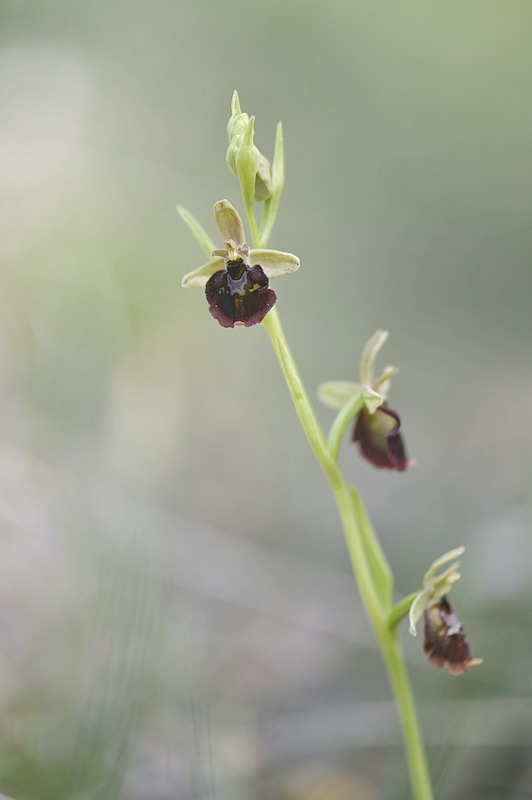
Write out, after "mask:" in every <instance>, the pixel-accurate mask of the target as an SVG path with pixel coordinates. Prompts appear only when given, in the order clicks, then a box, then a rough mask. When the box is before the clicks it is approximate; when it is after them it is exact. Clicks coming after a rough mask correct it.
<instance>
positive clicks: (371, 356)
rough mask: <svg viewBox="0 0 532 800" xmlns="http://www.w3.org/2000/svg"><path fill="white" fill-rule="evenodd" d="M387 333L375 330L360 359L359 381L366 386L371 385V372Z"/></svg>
mask: <svg viewBox="0 0 532 800" xmlns="http://www.w3.org/2000/svg"><path fill="white" fill-rule="evenodd" d="M388 335H389V334H388V331H383V330H377V331H375V333H374V334H373V336H372V337H371V338H370V339H368V341H367V342H366V344H365V345H364V349H363V350H362V355H361V357H360V373H359V374H360V380H361V381H362V383H365V384H367V385H368V386H372V385H373V370H374V367H375V361H376V359H377V355H378V353H379V350H380V349H381V347H382V346H383V344H384V342H385V341H386V339H387V338H388Z"/></svg>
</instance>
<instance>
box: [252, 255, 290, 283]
mask: <svg viewBox="0 0 532 800" xmlns="http://www.w3.org/2000/svg"><path fill="white" fill-rule="evenodd" d="M249 258H250V261H251V263H252V264H258V265H259V266H261V267H262V269H263V270H264V272H265V273H266V275H267V276H268V278H281V277H282V276H283V275H289V274H290V273H291V272H295V271H296V270H298V269H299V267H300V264H301V262H300V261H299V258H298V257H297V256H295V255H293V253H282V252H281V251H280V250H261V249H257V250H255V249H254V250H251V251H250V253H249Z"/></svg>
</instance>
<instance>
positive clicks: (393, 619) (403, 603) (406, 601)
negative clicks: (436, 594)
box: [387, 592, 419, 631]
mask: <svg viewBox="0 0 532 800" xmlns="http://www.w3.org/2000/svg"><path fill="white" fill-rule="evenodd" d="M418 594H419V592H412V594H408V595H407V596H406V597H403V599H402V600H399V602H398V603H397V605H395V606H394V607H393V608H392V610H391V611H390V613H389V614H388V620H387V622H388V627H389V628H390V630H392V631H393V630H395V628H397V626H398V625H399V623H400V622H401V620H402V619H404V618H405V617H406V615H407V614H408V613H409V611H410V606H411V605H412V603H413V602H414V600H415V599H416V597H417V596H418Z"/></svg>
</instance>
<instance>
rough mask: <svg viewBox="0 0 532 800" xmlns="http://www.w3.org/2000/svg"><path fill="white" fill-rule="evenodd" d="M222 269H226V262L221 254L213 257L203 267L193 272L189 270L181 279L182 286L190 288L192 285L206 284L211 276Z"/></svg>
mask: <svg viewBox="0 0 532 800" xmlns="http://www.w3.org/2000/svg"><path fill="white" fill-rule="evenodd" d="M221 269H225V262H224V259H223V258H222V257H221V256H216V257H215V258H211V260H210V261H208V262H207V263H206V264H202V265H201V267H198V268H197V269H193V270H192V272H187V274H186V275H184V276H183V278H182V279H181V286H182V287H183V288H184V289H189V288H190V287H191V286H195V287H198V286H205V284H206V283H207V281H208V280H209V278H210V277H211V276H212V275H214V273H215V272H218V271H219V270H221Z"/></svg>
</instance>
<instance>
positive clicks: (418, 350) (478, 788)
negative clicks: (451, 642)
mask: <svg viewBox="0 0 532 800" xmlns="http://www.w3.org/2000/svg"><path fill="white" fill-rule="evenodd" d="M531 40H532V14H531V13H530V7H529V5H528V4H527V3H516V2H513V0H509V1H508V2H505V3H499V4H494V3H485V2H471V0H466V1H465V2H458V1H456V2H455V1H454V0H453V2H449V3H440V4H426V3H420V2H413V3H409V4H406V3H397V2H392V0H385V2H384V3H375V2H373V0H364V2H352V3H340V2H328V3H319V2H307V1H305V2H303V0H299V1H298V2H296V1H295V0H278V1H276V2H272V1H271V0H267V1H266V2H263V3H261V4H258V3H257V4H253V3H251V4H250V3H248V2H246V3H244V2H240V0H228V2H225V3H215V2H205V3H198V2H190V0H174V1H173V2H172V1H171V0H153V2H150V3H145V2H141V1H140V0H127V2H126V0H121V1H120V0H117V1H116V2H103V1H102V2H99V1H97V0H93V1H92V2H90V3H80V2H72V0H69V1H68V2H66V0H65V1H63V2H61V1H60V0H53V1H52V2H42V1H41V0H4V2H3V3H2V4H1V7H0V95H1V97H2V101H1V104H0V210H1V219H2V235H1V237H0V412H1V413H0V512H1V513H0V678H1V679H0V704H1V714H0V720H1V722H0V792H4V793H5V794H6V795H7V796H9V797H12V798H17V799H19V798H20V800H34V799H35V800H63V798H65V799H66V798H77V800H81V798H83V800H87V799H88V798H98V800H100V799H101V798H103V799H104V800H111V799H112V798H117V799H118V798H120V800H145V799H146V798H149V799H150V800H170V798H172V800H173V799H174V798H176V797H179V798H183V800H192V799H193V798H194V800H200V799H201V800H212V798H215V797H216V798H217V800H257V798H260V799H261V800H321V798H322V797H323V798H324V797H327V798H328V800H329V798H334V800H343V798H344V797H345V798H349V800H353V798H358V800H373V799H374V798H387V799H388V800H401V798H407V797H408V789H407V782H406V777H405V774H404V766H403V761H402V754H401V748H400V742H399V735H398V726H397V722H396V718H395V714H394V710H393V708H392V707H391V705H390V702H389V695H388V691H387V687H386V683H385V678H384V674H383V672H382V669H381V667H380V663H379V659H378V656H377V654H376V653H375V651H374V649H373V645H372V640H371V636H370V634H369V631H368V628H367V625H366V623H365V621H364V617H363V614H362V610H361V608H360V605H359V601H358V596H357V594H356V590H355V588H354V586H353V585H352V580H351V578H350V575H349V567H348V564H347V560H346V557H345V552H344V545H343V542H342V538H341V533H340V530H339V526H338V525H337V524H336V522H335V516H334V509H333V506H332V502H331V500H330V498H329V496H328V493H327V488H326V486H324V484H323V480H322V477H321V475H320V474H319V472H318V469H317V467H316V466H315V464H314V463H313V461H312V458H311V456H310V453H309V451H308V449H307V445H306V443H305V441H304V440H303V437H302V435H301V433H300V431H299V429H298V427H297V423H296V419H295V415H294V413H293V410H292V408H291V406H290V403H289V400H288V398H287V396H286V392H285V389H284V386H283V384H282V380H281V376H280V375H279V373H278V370H277V367H276V364H275V362H274V358H273V355H272V353H271V352H270V350H269V348H268V343H267V339H266V336H265V335H264V332H263V331H262V330H261V329H260V326H257V327H256V328H253V329H249V330H236V331H225V330H221V329H220V327H219V326H218V325H217V324H216V322H215V321H213V320H212V319H211V317H210V315H209V314H208V310H207V305H206V303H205V301H204V299H203V297H202V296H201V292H192V291H191V292H184V291H183V290H181V288H180V279H181V276H182V275H183V274H184V273H185V272H187V271H188V270H190V269H192V268H193V267H194V266H195V265H196V264H197V263H199V259H200V258H201V254H200V252H199V250H198V249H197V247H196V245H195V244H194V242H193V240H192V239H191V237H190V236H189V233H188V231H187V230H186V228H185V226H184V225H183V224H182V223H181V221H180V220H179V218H178V217H177V214H176V212H175V204H176V203H177V202H180V203H183V204H185V205H186V206H187V207H188V208H190V210H191V211H192V212H193V213H194V214H195V215H196V216H197V217H198V218H199V219H200V220H201V221H202V222H203V224H205V225H206V226H210V227H209V231H210V233H211V235H213V236H214V234H215V230H214V224H213V222H212V219H211V214H212V211H211V209H212V204H213V203H214V202H215V201H216V200H218V199H220V198H222V197H228V198H229V199H231V200H232V201H233V202H234V203H235V204H237V203H239V202H240V200H239V197H238V190H237V185H236V182H235V181H234V179H233V178H232V176H231V175H230V174H229V173H228V171H227V169H226V165H225V160H224V156H225V149H226V145H227V142H226V132H225V125H226V121H227V118H228V115H229V104H230V98H231V93H232V91H233V89H234V88H238V89H239V92H240V97H241V99H242V102H243V104H244V105H245V108H246V109H247V110H249V112H250V113H255V114H256V115H257V118H258V121H257V130H256V141H257V144H258V146H259V147H260V148H261V150H262V151H263V152H264V153H265V154H266V155H267V156H268V157H270V158H271V156H272V152H270V151H268V149H267V148H268V143H272V142H273V138H274V131H275V124H276V122H277V120H278V119H282V120H283V124H284V131H285V151H286V167H287V182H286V190H285V195H284V198H283V202H282V207H281V212H280V216H279V220H278V224H277V227H276V231H275V232H274V236H273V237H272V240H271V246H272V247H273V248H278V249H281V250H287V251H290V252H293V253H297V254H298V255H299V256H300V257H301V262H302V267H301V269H300V270H299V272H298V273H297V274H296V275H294V276H292V277H291V278H290V279H286V281H283V283H282V285H281V283H280V282H279V285H276V291H277V294H278V298H279V299H278V308H279V311H280V313H281V315H282V317H283V321H284V324H285V327H286V329H287V334H288V336H289V338H290V340H291V342H292V345H293V349H294V352H295V355H296V358H297V360H298V362H299V363H300V365H301V369H302V372H303V375H304V378H305V380H306V382H307V383H308V386H309V388H310V389H312V388H313V387H315V386H317V385H318V383H320V382H321V381H324V380H331V379H335V378H337V377H339V376H345V377H346V378H348V377H349V375H350V374H352V378H353V379H355V377H356V371H357V363H358V356H359V352H360V348H361V346H362V344H363V343H364V341H366V339H367V338H368V336H369V335H370V334H371V333H372V332H373V331H374V330H375V329H376V328H377V327H382V328H387V329H389V330H390V331H391V337H390V342H389V345H388V350H387V356H388V357H389V359H390V361H391V362H393V363H395V364H398V365H399V366H400V367H401V372H400V374H399V376H398V377H397V378H396V379H395V381H394V387H393V395H392V397H391V402H392V403H393V407H396V406H397V407H398V408H400V409H401V418H402V422H403V430H404V435H405V440H406V442H407V445H408V449H409V453H410V454H412V456H414V457H416V459H417V463H418V466H417V467H416V468H415V469H412V470H409V471H408V472H407V473H406V474H403V475H398V474H390V475H388V474H382V473H381V472H377V471H376V470H372V468H371V467H370V466H368V465H367V464H366V463H363V462H362V461H361V460H360V458H359V455H358V452H357V451H356V449H355V448H354V447H352V446H348V445H346V446H345V448H344V452H343V453H342V459H343V462H344V464H345V465H346V467H347V470H348V471H349V473H350V475H351V476H352V480H353V481H354V482H356V483H357V485H358V486H359V488H360V490H361V492H362V494H363V496H364V498H365V502H366V505H367V507H368V510H369V511H370V513H371V516H372V518H373V520H374V521H375V524H376V528H377V530H378V531H379V533H380V535H381V537H382V541H383V546H384V548H385V550H386V552H387V554H388V556H389V558H390V561H391V562H392V564H393V566H394V570H395V572H396V575H397V583H398V588H399V589H400V590H401V591H403V592H405V593H406V592H410V591H413V590H415V589H416V588H417V587H419V585H420V581H421V577H422V575H423V573H424V571H425V569H426V568H427V565H428V564H429V563H430V562H431V561H432V560H433V559H434V558H435V557H436V556H437V555H439V554H440V553H441V552H443V551H445V550H447V549H451V548H452V547H456V546H457V545H459V544H462V543H463V544H465V545H466V547H467V550H466V553H465V556H464V557H463V559H462V574H463V580H462V581H461V583H460V585H459V586H458V587H457V589H456V591H455V593H454V595H453V603H454V605H456V607H457V609H458V611H459V614H460V618H461V619H462V621H463V622H464V625H465V627H466V629H467V632H468V636H469V638H470V639H471V642H472V644H473V647H474V650H475V653H476V654H477V653H478V655H481V656H483V657H484V659H485V663H484V665H483V666H482V667H479V668H478V669H476V670H473V671H471V672H470V673H468V674H467V675H466V676H463V677H461V678H459V679H452V678H450V677H449V676H448V675H447V674H444V673H442V672H441V671H437V670H434V669H432V667H429V666H428V665H427V664H426V661H425V659H424V657H423V654H422V653H421V645H420V643H419V642H417V641H415V640H411V639H408V641H405V650H406V654H407V658H408V659H409V661H410V662H411V665H412V673H413V678H414V681H415V686H416V694H417V698H418V700H419V702H420V705H421V713H422V718H423V721H424V727H425V730H426V733H427V739H428V742H429V746H430V757H431V764H432V771H433V774H434V777H435V783H436V789H437V795H438V797H439V798H440V800H462V799H463V798H464V797H467V798H469V799H470V800H476V799H477V798H483V800H484V799H485V798H493V799H494V800H500V798H502V797H504V798H515V799H516V800H517V798H523V797H525V796H529V793H530V786H531V785H532V775H531V767H530V765H531V763H532V759H531V752H530V751H531V747H532V702H531V700H530V696H531V695H530V690H531V678H530V675H531V668H530V664H531V660H532V642H531V639H530V636H529V630H530V614H531V612H530V609H531V608H532V602H531V601H532V592H531V588H530V587H531V582H530V571H531V556H532V552H531V551H532V544H531V542H532V538H531V536H530V530H531V522H532V519H531V518H532V513H531V501H530V475H531V453H532V427H531V426H530V425H529V424H528V412H529V409H530V407H531V405H532V370H531V362H532V359H531V355H530V352H531V350H530V338H531V333H532V314H531V308H532V303H531V298H532V272H531V265H530V253H531V252H532V247H531V245H532V233H531V226H530V218H531V212H532V200H531V193H530V186H531V184H532V160H531V159H530V131H531V124H532V49H531V47H530V42H531ZM319 414H320V418H321V419H322V420H323V421H324V423H327V422H328V421H329V419H330V412H329V411H328V410H327V409H320V410H319Z"/></svg>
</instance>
